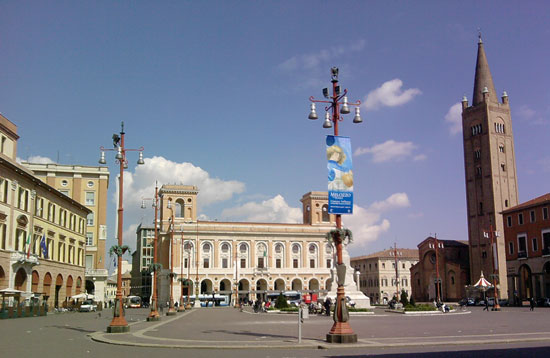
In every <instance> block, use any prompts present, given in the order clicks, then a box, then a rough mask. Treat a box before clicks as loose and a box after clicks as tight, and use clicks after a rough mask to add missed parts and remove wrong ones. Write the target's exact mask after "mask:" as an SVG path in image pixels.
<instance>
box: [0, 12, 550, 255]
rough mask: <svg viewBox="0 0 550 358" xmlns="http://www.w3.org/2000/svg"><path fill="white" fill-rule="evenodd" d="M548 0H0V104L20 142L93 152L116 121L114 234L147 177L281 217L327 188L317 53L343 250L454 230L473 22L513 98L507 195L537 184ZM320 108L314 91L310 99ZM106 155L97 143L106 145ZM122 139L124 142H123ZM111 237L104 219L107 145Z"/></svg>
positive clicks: (39, 154) (92, 159)
mask: <svg viewBox="0 0 550 358" xmlns="http://www.w3.org/2000/svg"><path fill="white" fill-rule="evenodd" d="M549 14H550V4H549V3H548V2H545V1H460V2H458V1H457V2H441V1H414V2H413V1H339V2H329V1H278V2H258V1H231V2H230V1H200V2H199V1H194V2H192V1H157V2H146V1H117V2H111V1H96V2H80V1H24V2H22V1H3V2H1V3H0V45H1V48H2V55H1V56H0V81H1V84H2V85H1V86H0V112H2V113H3V115H5V116H6V117H7V118H8V119H10V120H11V121H12V122H14V123H15V124H16V125H17V126H18V130H19V135H20V136H21V139H20V140H19V147H18V156H19V158H21V159H23V160H28V159H32V160H34V161H48V160H52V161H58V162H60V163H62V164H83V165H97V160H98V159H99V146H101V145H104V146H109V145H111V136H112V134H113V133H117V132H119V130H120V122H121V121H124V122H125V128H126V144H127V147H129V148H137V147H139V146H142V145H143V146H144V147H145V152H144V153H145V157H146V165H145V166H142V167H139V168H135V166H134V163H135V161H137V154H136V153H130V155H129V159H130V169H129V171H128V172H126V174H125V175H126V176H125V178H127V180H126V183H125V186H126V193H127V195H126V196H125V213H126V216H125V241H127V243H128V244H131V245H132V246H135V243H134V241H135V239H134V235H133V234H132V231H133V230H135V226H136V225H137V224H138V223H139V222H140V221H142V220H143V221H144V222H150V220H152V210H147V211H142V210H140V209H139V204H140V197H142V196H149V197H150V196H152V195H153V192H154V190H153V188H154V182H155V180H159V182H160V183H184V184H193V185H198V186H199V189H200V190H201V194H200V197H199V199H200V214H201V218H203V219H211V220H214V219H217V220H229V221H245V220H246V221H275V222H296V221H299V220H301V203H300V202H299V199H300V198H301V196H302V195H303V194H304V193H306V192H308V191H312V190H326V187H327V175H326V162H325V161H326V159H325V156H324V143H325V142H324V137H325V135H327V134H332V132H330V131H327V130H325V129H323V128H322V120H318V121H317V122H314V121H310V120H308V119H307V115H308V112H309V101H308V98H309V96H312V95H313V96H315V97H316V98H322V93H321V89H322V88H323V87H328V86H329V84H330V68H331V67H332V66H337V67H339V68H340V84H341V86H342V87H343V88H347V89H348V90H349V98H350V100H351V101H355V100H361V101H362V102H363V105H362V107H361V110H362V117H363V120H364V122H363V123H362V124H360V125H354V124H352V122H351V120H352V116H353V115H348V116H347V118H346V119H345V120H344V122H343V123H342V124H341V129H340V134H341V135H345V136H349V137H351V142H352V147H353V150H354V151H355V156H354V158H353V163H354V177H355V183H354V193H355V204H356V205H357V207H356V208H355V214H354V215H353V216H346V217H344V224H345V225H346V226H349V227H350V228H352V229H353V230H354V233H355V235H354V236H355V239H356V242H355V243H354V244H353V245H352V246H350V253H351V255H352V256H356V255H362V254H366V253H370V252H374V251H377V250H382V249H384V248H388V247H389V246H392V245H393V243H394V242H397V244H398V246H402V247H410V248H413V247H416V245H417V244H418V243H419V242H421V241H422V240H423V239H424V238H425V237H426V236H428V235H429V234H430V233H438V236H439V237H441V238H445V239H456V240H467V222H466V209H465V201H466V199H465V184H464V169H463V168H464V162H463V154H462V153H463V152H462V151H463V149H462V139H461V133H460V128H458V131H457V130H456V129H457V124H458V123H460V122H459V121H460V111H459V110H457V109H456V107H454V110H453V106H455V105H456V104H457V103H458V102H459V101H460V100H461V98H462V96H463V95H466V96H467V97H468V98H469V99H470V100H471V97H472V91H473V78H474V69H475V60H476V52H477V34H478V32H477V29H478V27H480V28H481V30H482V33H483V39H484V43H485V49H486V53H487V57H488V60H489V65H490V67H491V72H492V74H493V79H494V82H495V86H496V90H497V92H498V93H497V95H498V96H499V97H500V95H501V93H502V91H507V93H508V95H509V98H510V104H511V108H512V120H513V130H514V136H515V149H516V160H517V169H518V182H519V194H520V201H522V202H523V201H526V200H529V199H531V198H533V197H536V196H538V195H541V194H544V193H546V192H548V180H547V179H546V178H547V176H548V174H549V172H550V154H549V153H548V150H547V146H546V145H545V144H547V143H548V139H547V133H548V131H549V129H550V121H549V114H550V106H549V105H548V103H550V101H549V99H550V98H549V97H550V90H549V86H548V83H550V74H549V71H548V70H547V68H548V63H547V61H548V58H550V45H549V42H548V38H549V35H550V25H548V24H549V23H550V21H549V20H550V19H549V18H548V17H549V16H550V15H549ZM318 112H319V113H320V114H321V115H320V117H321V118H323V117H322V114H323V113H322V112H323V108H321V107H318ZM109 155H110V156H109ZM132 155H133V156H132ZM107 159H108V161H109V163H110V164H109V166H110V170H111V176H112V180H111V185H110V190H111V193H110V194H109V196H110V200H109V204H110V205H109V208H108V210H109V212H108V213H109V222H108V224H109V230H108V232H109V242H108V244H107V245H108V246H110V245H111V244H112V243H113V242H114V241H113V236H114V217H115V214H116V212H115V205H114V202H115V201H114V190H115V188H116V185H115V183H114V179H115V177H116V173H117V170H118V169H117V167H116V165H115V163H114V156H113V155H112V153H111V154H107Z"/></svg>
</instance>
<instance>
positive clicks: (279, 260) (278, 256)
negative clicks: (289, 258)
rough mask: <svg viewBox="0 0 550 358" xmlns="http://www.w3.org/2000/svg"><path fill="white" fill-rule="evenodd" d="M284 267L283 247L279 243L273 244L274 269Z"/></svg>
mask: <svg viewBox="0 0 550 358" xmlns="http://www.w3.org/2000/svg"><path fill="white" fill-rule="evenodd" d="M284 266H285V247H284V245H283V244H281V243H280V242H278V243H276V244H275V268H283V267H284Z"/></svg>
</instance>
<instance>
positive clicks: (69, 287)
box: [66, 275, 73, 297]
mask: <svg viewBox="0 0 550 358" xmlns="http://www.w3.org/2000/svg"><path fill="white" fill-rule="evenodd" d="M66 287H67V293H66V296H67V297H71V296H72V295H73V276H71V275H69V277H67V286H66Z"/></svg>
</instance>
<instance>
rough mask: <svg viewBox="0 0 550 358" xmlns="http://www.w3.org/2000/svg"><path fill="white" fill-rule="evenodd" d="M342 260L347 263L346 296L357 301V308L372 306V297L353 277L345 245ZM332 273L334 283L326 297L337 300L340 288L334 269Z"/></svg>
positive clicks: (333, 300)
mask: <svg viewBox="0 0 550 358" xmlns="http://www.w3.org/2000/svg"><path fill="white" fill-rule="evenodd" d="M342 261H343V263H344V264H345V265H346V279H345V283H344V291H345V295H346V297H349V298H350V300H352V301H354V302H355V308H371V307H372V306H371V305H370V298H369V297H368V296H366V295H365V294H364V293H363V292H361V291H360V290H359V288H358V284H357V283H356V282H355V280H354V279H353V272H354V269H353V268H352V267H351V261H350V257H349V254H348V250H346V246H345V245H342ZM331 275H332V284H331V287H330V289H329V292H328V293H327V294H326V296H325V297H324V298H327V297H330V299H331V300H332V302H336V290H337V289H338V285H337V283H336V281H337V280H336V272H335V270H334V269H331Z"/></svg>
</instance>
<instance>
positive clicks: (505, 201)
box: [504, 199, 508, 208]
mask: <svg viewBox="0 0 550 358" xmlns="http://www.w3.org/2000/svg"><path fill="white" fill-rule="evenodd" d="M504 207H506V208H507V207H508V199H506V200H504Z"/></svg>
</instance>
